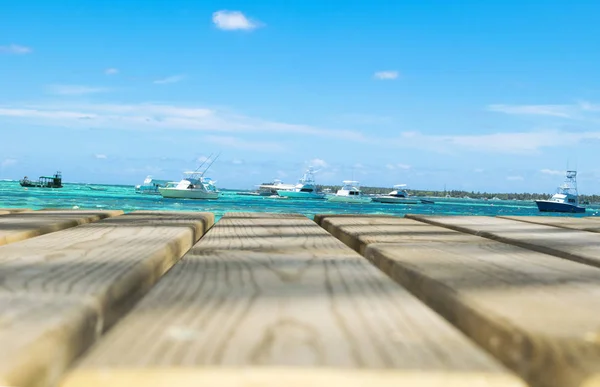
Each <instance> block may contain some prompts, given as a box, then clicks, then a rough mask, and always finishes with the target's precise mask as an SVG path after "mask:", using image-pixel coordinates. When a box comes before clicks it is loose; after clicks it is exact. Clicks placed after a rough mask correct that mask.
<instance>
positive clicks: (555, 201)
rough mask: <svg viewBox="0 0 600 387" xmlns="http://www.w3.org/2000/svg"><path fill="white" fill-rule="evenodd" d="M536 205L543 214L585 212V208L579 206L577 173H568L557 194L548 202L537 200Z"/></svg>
mask: <svg viewBox="0 0 600 387" xmlns="http://www.w3.org/2000/svg"><path fill="white" fill-rule="evenodd" d="M535 204H537V206H538V209H539V210H540V211H541V212H571V213H582V212H585V207H581V206H579V194H578V192H577V171H567V173H566V177H565V181H564V182H563V184H562V185H560V186H559V187H558V189H557V190H556V193H555V194H554V195H552V197H551V198H550V199H548V200H536V201H535Z"/></svg>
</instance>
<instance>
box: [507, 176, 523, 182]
mask: <svg viewBox="0 0 600 387" xmlns="http://www.w3.org/2000/svg"><path fill="white" fill-rule="evenodd" d="M506 180H511V181H522V180H525V179H524V178H523V176H506Z"/></svg>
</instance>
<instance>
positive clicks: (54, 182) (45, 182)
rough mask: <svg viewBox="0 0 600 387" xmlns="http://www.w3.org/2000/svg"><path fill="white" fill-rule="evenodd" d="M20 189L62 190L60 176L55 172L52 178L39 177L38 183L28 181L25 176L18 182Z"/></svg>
mask: <svg viewBox="0 0 600 387" xmlns="http://www.w3.org/2000/svg"><path fill="white" fill-rule="evenodd" d="M19 184H20V185H21V187H37V188H62V174H61V173H60V171H59V172H56V173H55V174H54V175H53V176H40V177H39V179H38V181H33V180H29V178H28V177H27V176H25V177H24V178H23V179H21V180H19Z"/></svg>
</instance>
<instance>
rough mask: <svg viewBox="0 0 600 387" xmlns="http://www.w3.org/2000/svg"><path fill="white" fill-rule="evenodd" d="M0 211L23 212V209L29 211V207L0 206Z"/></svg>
mask: <svg viewBox="0 0 600 387" xmlns="http://www.w3.org/2000/svg"><path fill="white" fill-rule="evenodd" d="M0 211H2V212H9V213H11V214H12V213H14V212H25V211H31V209H29V208H0Z"/></svg>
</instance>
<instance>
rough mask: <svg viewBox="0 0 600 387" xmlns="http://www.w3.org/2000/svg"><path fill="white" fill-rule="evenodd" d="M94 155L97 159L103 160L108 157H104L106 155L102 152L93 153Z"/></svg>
mask: <svg viewBox="0 0 600 387" xmlns="http://www.w3.org/2000/svg"><path fill="white" fill-rule="evenodd" d="M94 157H95V158H97V159H98V160H105V159H107V158H108V157H106V155H103V154H95V155H94Z"/></svg>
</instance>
